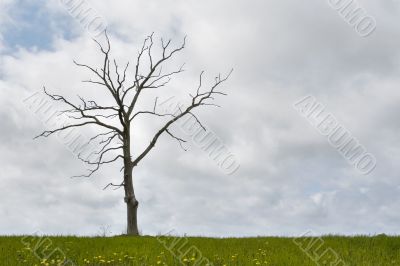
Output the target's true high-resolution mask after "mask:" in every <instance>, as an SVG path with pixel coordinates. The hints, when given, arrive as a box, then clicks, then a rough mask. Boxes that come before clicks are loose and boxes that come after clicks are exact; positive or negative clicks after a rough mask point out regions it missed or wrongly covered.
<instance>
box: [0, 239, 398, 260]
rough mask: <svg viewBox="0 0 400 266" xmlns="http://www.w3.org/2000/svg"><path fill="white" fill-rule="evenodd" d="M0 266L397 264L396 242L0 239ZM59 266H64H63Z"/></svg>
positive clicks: (379, 240) (331, 240)
mask: <svg viewBox="0 0 400 266" xmlns="http://www.w3.org/2000/svg"><path fill="white" fill-rule="evenodd" d="M0 258H1V262H0V265H6V266H12V265H207V264H209V265H215V266H219V265H221V266H222V265H227V266H228V265H271V266H272V265H290V266H296V265H310V266H311V265H331V266H333V265H335V266H341V265H357V266H358V265H371V266H378V265H385V266H387V265H400V237H387V236H376V237H362V236H360V237H336V236H327V237H322V238H296V239H293V238H277V237H262V238H261V237H260V238H225V239H213V238H198V237H188V238H183V237H181V238H175V237H146V236H144V237H124V236H120V237H93V238H87V237H35V236H29V237H16V236H13V237H0ZM63 263H64V264H63Z"/></svg>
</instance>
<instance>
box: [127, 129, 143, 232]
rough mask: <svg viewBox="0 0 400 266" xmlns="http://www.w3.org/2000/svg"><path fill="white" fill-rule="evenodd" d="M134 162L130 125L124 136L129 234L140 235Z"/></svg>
mask: <svg viewBox="0 0 400 266" xmlns="http://www.w3.org/2000/svg"><path fill="white" fill-rule="evenodd" d="M132 171H133V164H132V161H131V150H130V132H129V125H128V130H126V131H125V136H124V188H125V198H124V201H125V203H126V210H127V230H126V233H127V235H130V236H138V235H139V230H138V225H137V209H138V205H139V202H138V201H137V200H136V197H135V191H134V189H133V180H132Z"/></svg>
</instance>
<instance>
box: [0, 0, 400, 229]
mask: <svg viewBox="0 0 400 266" xmlns="http://www.w3.org/2000/svg"><path fill="white" fill-rule="evenodd" d="M67 2H68V1H62V0H47V1H34V0H0V126H1V135H0V167H1V169H2V170H1V172H0V191H1V193H0V202H1V203H0V217H2V218H1V219H0V234H23V233H33V232H35V231H37V230H41V231H42V232H44V233H47V234H78V235H94V234H98V233H99V231H100V228H101V227H104V226H110V228H111V229H110V230H111V231H112V233H113V234H121V233H122V232H123V231H124V228H125V220H126V218H125V215H126V210H125V204H124V202H123V191H122V190H115V191H114V190H112V189H110V190H103V187H104V186H105V185H106V184H107V183H109V182H111V181H113V182H118V180H120V178H121V173H120V172H119V169H120V167H121V165H118V164H115V165H110V166H108V167H106V168H104V169H103V170H102V171H101V172H99V173H98V174H97V175H96V176H93V177H91V178H74V179H71V176H73V175H76V174H81V173H82V172H84V171H85V166H84V165H83V164H82V163H81V162H80V161H79V160H78V159H77V158H76V156H75V155H74V154H73V153H71V151H69V150H68V149H67V148H66V146H65V145H63V143H62V142H61V141H60V140H59V139H57V137H56V136H55V137H52V138H49V139H37V140H33V137H34V136H36V135H38V134H40V133H41V132H42V131H43V130H45V129H46V124H45V123H43V120H41V119H40V117H38V115H35V113H34V112H32V110H31V109H30V108H29V106H28V105H27V104H26V103H24V101H23V100H24V99H26V98H27V97H29V96H31V95H32V94H34V93H35V92H38V91H40V90H41V88H42V87H43V86H46V88H47V89H48V90H49V91H51V92H54V93H59V94H63V95H67V96H69V97H71V99H72V100H74V101H76V100H77V99H78V98H77V97H76V95H77V94H79V95H84V96H87V97H89V98H90V97H92V96H93V97H94V96H98V97H103V96H101V95H102V90H101V89H98V88H96V87H93V86H90V85H88V84H83V83H81V81H82V80H84V79H88V78H90V77H91V76H90V74H89V73H88V72H85V71H82V69H79V68H77V67H76V66H74V64H73V60H77V61H80V62H84V63H88V64H91V65H95V66H96V65H99V64H101V59H102V58H101V55H100V53H99V51H98V49H97V46H96V44H95V43H94V42H93V40H92V38H93V34H94V32H93V30H92V31H91V30H90V29H89V30H88V27H87V26H88V25H87V24H85V23H84V22H83V23H82V22H80V20H79V19H77V18H76V17H74V15H73V14H71V12H70V11H69V10H68V3H67ZM70 2H71V1H70ZM75 2H76V1H75ZM79 2H80V1H79ZM332 2H335V1H328V0H323V1H320V0H311V1H307V3H303V2H302V1H295V0H279V1H278V0H253V1H245V0H234V1H228V0H218V1H211V0H205V1H194V0H185V1H184V0H167V1H156V0H147V1H137V0H135V1H128V0H116V1H113V4H112V5H111V4H110V3H109V1H105V0H102V1H89V0H87V1H86V2H85V3H84V5H85V6H88V7H90V8H92V11H93V10H95V12H96V17H99V18H100V19H97V22H98V23H99V22H101V23H104V25H106V26H107V29H108V33H109V36H110V39H111V42H112V51H111V52H112V56H113V57H115V58H116V59H117V60H118V62H120V63H121V64H125V63H126V62H128V61H130V62H131V63H132V64H133V63H134V62H135V58H136V55H137V51H138V49H139V48H140V45H141V44H142V42H143V39H144V38H145V37H146V36H147V35H148V34H150V33H151V32H154V34H155V39H157V40H158V39H159V38H160V37H164V38H166V39H168V38H171V39H172V40H173V44H174V45H179V43H180V42H181V41H182V38H183V37H184V36H185V35H187V40H188V41H187V46H186V48H185V50H184V51H183V52H182V53H181V54H180V55H178V56H177V57H176V58H175V59H174V60H173V61H172V62H171V63H170V67H174V66H178V65H179V64H180V63H182V62H186V65H185V70H186V71H185V72H184V73H183V74H180V75H179V76H176V77H175V80H174V82H173V83H171V85H170V87H166V88H163V89H162V91H161V92H157V93H160V94H159V95H161V96H160V97H169V96H172V95H177V98H179V99H182V100H184V99H186V100H187V97H188V96H187V95H188V93H189V92H191V91H193V89H195V88H196V86H197V82H198V75H199V73H200V72H201V71H202V70H205V71H206V72H205V76H204V77H205V81H206V82H208V83H206V84H208V85H209V84H211V82H212V80H213V77H214V76H215V75H216V74H218V73H219V72H221V73H227V72H228V71H229V70H230V69H231V68H234V72H233V74H232V76H231V77H230V79H229V80H228V81H227V82H226V83H225V84H224V85H223V86H222V87H221V89H222V90H224V91H225V92H227V93H228V96H226V97H219V98H217V99H216V101H217V102H218V104H220V105H221V106H222V108H206V109H203V110H201V111H200V112H198V115H199V117H200V118H201V120H202V121H203V123H204V124H205V125H206V127H207V128H208V129H209V130H210V131H212V132H213V133H214V134H215V136H217V137H218V138H219V139H221V140H222V141H223V142H224V143H225V145H226V147H228V149H229V150H230V151H231V152H232V154H234V155H235V158H237V161H238V162H239V163H240V168H239V170H238V171H236V172H235V173H234V174H232V175H227V174H226V172H224V171H222V170H221V168H220V167H218V165H217V164H216V162H215V161H213V160H212V159H211V158H209V156H208V155H207V153H206V152H204V151H203V150H202V149H201V148H200V147H199V146H198V145H196V143H194V142H193V141H192V142H190V141H189V143H188V151H186V152H185V151H183V150H182V149H181V148H180V147H179V145H178V144H177V142H176V141H175V140H173V139H171V138H169V137H168V136H165V137H163V138H162V139H161V140H160V142H159V143H158V144H157V146H156V149H154V150H153V151H152V152H151V154H150V155H149V156H148V157H147V158H146V159H145V161H143V162H142V163H141V164H140V165H139V166H138V168H137V169H136V170H135V172H134V185H135V191H136V194H137V197H138V200H139V202H140V205H139V227H140V230H141V232H142V234H153V235H154V234H158V233H165V232H168V231H170V230H175V231H176V232H177V233H179V234H184V233H186V234H188V235H205V236H256V235H300V234H302V233H303V232H305V231H307V230H313V231H314V232H316V233H318V234H327V233H338V234H375V233H386V234H399V233H400V228H399V224H400V207H399V206H400V178H399V174H398V173H399V172H400V166H399V165H398V164H397V163H398V162H399V160H400V136H399V130H400V120H398V118H396V117H397V116H396V113H398V112H399V111H400V105H399V102H400V92H399V88H400V68H399V60H400V49H399V47H400V24H399V23H398V17H399V15H400V2H399V1H395V0H387V1H372V0H358V2H357V4H358V5H359V6H360V7H362V10H363V12H365V16H368V18H374V21H376V29H375V30H374V31H373V32H371V34H369V35H368V36H364V37H363V36H361V35H362V32H360V31H359V30H357V28H354V27H353V26H352V25H349V23H348V21H346V18H344V17H343V15H342V14H341V13H340V11H338V10H335V9H334V8H333V7H332ZM77 3H78V2H77ZM99 25H100V24H99ZM356 26H357V25H356ZM361 26H363V25H359V28H360V27H361ZM364 26H365V25H364ZM128 72H129V71H128ZM129 73H133V68H130V72H129ZM150 94H151V93H150ZM150 94H149V95H148V96H149V97H148V98H144V99H143V102H141V104H142V105H143V106H145V105H146V104H150V106H151V104H152V100H150V98H151V97H150V96H151V95H150ZM307 95H312V97H314V98H315V99H316V100H317V101H318V102H319V103H321V104H323V105H324V106H325V107H326V110H327V111H328V112H330V113H331V114H332V115H333V116H334V117H335V119H336V120H337V121H338V123H339V124H340V125H342V126H343V127H345V128H346V129H347V130H348V131H349V132H351V134H352V136H354V137H355V138H356V139H357V140H358V141H359V142H360V143H361V144H362V145H363V146H364V147H365V148H366V149H367V151H368V152H369V153H370V154H372V155H373V156H374V158H376V162H377V163H376V168H375V169H374V170H373V171H372V172H371V173H369V174H368V175H364V174H362V173H360V171H358V170H357V169H356V168H355V167H354V165H352V164H351V163H349V162H348V161H347V160H346V159H345V158H343V157H342V155H341V153H340V152H339V151H338V150H337V149H336V148H335V147H332V145H331V144H330V143H329V141H328V139H327V137H326V136H323V135H321V134H320V133H319V131H318V129H317V128H316V127H315V126H313V125H312V124H310V123H309V121H307V119H306V118H305V117H304V116H302V114H301V113H300V112H299V111H297V110H296V109H295V108H294V107H293V103H295V102H297V101H298V100H299V99H302V98H303V97H305V96H307ZM104 97H106V96H104ZM185 97H186V98H185ZM103 100H107V99H103ZM150 108H151V107H150ZM154 123H156V122H154V121H143V123H139V124H138V125H137V126H135V128H134V132H135V133H134V138H135V142H134V143H135V144H134V145H133V146H132V149H133V150H135V151H137V150H141V149H142V147H144V145H145V144H146V143H148V141H149V138H150V136H151V133H152V129H153V128H154V127H153V125H155V124H154ZM96 130H97V129H96V128H93V129H88V130H86V131H85V132H84V133H85V134H87V135H88V136H90V135H91V134H93V133H95V132H96ZM174 130H175V132H177V133H182V132H180V131H179V128H174ZM181 136H183V137H185V135H181ZM189 139H190V138H189Z"/></svg>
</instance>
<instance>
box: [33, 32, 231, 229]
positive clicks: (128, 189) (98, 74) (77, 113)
mask: <svg viewBox="0 0 400 266" xmlns="http://www.w3.org/2000/svg"><path fill="white" fill-rule="evenodd" d="M105 37H106V45H102V44H100V43H99V42H98V41H96V40H95V42H96V43H97V44H98V46H99V48H100V51H101V54H102V56H103V57H104V61H103V63H102V66H101V68H100V70H98V69H97V68H94V67H91V66H89V65H86V64H81V63H77V62H75V61H74V63H75V65H77V66H78V67H82V68H84V69H86V70H88V71H89V72H91V74H92V75H94V77H95V79H94V80H92V79H90V80H86V81H83V82H86V83H91V84H95V85H96V86H99V87H100V88H102V89H103V91H104V92H106V93H107V95H108V96H109V97H112V101H113V105H112V106H103V105H100V104H98V103H97V102H96V101H88V100H85V99H84V98H82V97H80V96H78V97H79V99H80V104H74V103H73V102H72V101H70V100H67V99H66V98H65V97H63V96H61V95H55V94H50V93H48V92H47V91H46V88H44V93H45V94H46V95H47V96H48V97H50V98H51V99H52V100H54V101H57V102H60V103H62V104H63V105H66V106H68V109H66V110H63V111H62V113H64V114H67V115H68V117H69V118H70V119H71V121H72V122H71V123H68V124H64V125H62V126H59V127H58V128H55V129H52V130H46V131H44V132H42V133H41V134H40V135H38V136H37V137H36V138H38V137H49V136H50V135H53V134H54V133H57V132H60V131H64V130H68V129H71V128H77V127H86V126H92V125H94V126H97V127H99V129H101V131H100V132H101V133H99V134H97V135H95V136H94V137H92V138H91V140H99V142H98V145H99V150H98V152H97V154H98V156H97V157H96V159H95V160H89V159H85V158H82V157H81V156H78V157H79V159H81V160H82V161H84V162H85V163H86V164H88V165H89V166H90V169H89V173H88V174H85V175H82V176H86V177H90V176H92V175H93V174H94V173H95V172H97V171H98V170H99V169H100V168H101V166H102V165H104V164H109V163H113V162H116V161H118V160H122V162H123V167H122V169H123V177H122V180H121V181H122V182H121V183H120V184H113V183H110V184H108V185H107V186H106V187H105V188H107V187H116V188H119V187H123V188H124V190H125V197H124V201H125V203H126V207H127V234H128V235H139V231H138V226H137V209H138V204H139V202H138V200H137V199H136V197H135V192H134V186H133V180H132V176H133V169H134V168H135V167H137V166H138V164H139V162H140V161H141V160H143V159H144V158H145V157H146V155H148V154H149V152H150V151H151V150H152V149H153V148H154V146H155V144H156V143H157V141H158V140H159V138H160V136H161V135H163V134H167V135H169V136H170V137H171V138H173V139H175V140H176V141H178V142H179V144H180V145H182V143H184V142H186V141H185V140H184V139H182V138H180V137H178V136H176V135H174V134H173V133H172V132H171V131H170V127H171V126H172V125H173V124H174V123H176V122H177V121H178V120H180V119H182V118H183V117H185V116H192V117H193V118H194V119H195V120H196V121H197V123H199V124H200V125H201V127H203V128H204V126H203V125H202V124H201V122H200V120H199V119H198V118H197V116H196V115H195V114H194V113H193V111H194V110H195V109H197V108H199V107H202V106H203V107H204V106H217V105H216V104H214V103H212V102H210V101H213V100H214V96H216V95H226V94H225V93H224V92H221V91H217V88H218V87H219V85H221V83H223V82H225V81H226V80H227V79H228V78H229V76H230V74H231V73H232V71H230V72H229V74H227V75H226V76H224V77H221V75H218V76H217V77H216V78H215V83H213V85H211V87H210V88H209V89H207V90H205V91H204V90H203V89H202V79H203V72H201V74H200V79H199V84H198V87H197V90H196V92H195V94H194V95H192V94H190V97H191V98H190V103H189V104H188V105H187V106H186V107H184V108H180V109H179V112H175V113H158V112H157V111H156V105H157V98H155V101H154V106H153V108H152V110H151V111H148V110H137V109H138V107H137V103H138V101H139V97H140V95H141V94H142V93H143V91H146V90H150V89H157V88H160V87H164V86H166V85H167V84H168V83H169V81H170V80H171V77H172V76H174V75H176V74H179V73H181V72H183V71H184V70H183V66H182V67H180V68H179V69H177V70H175V71H171V72H165V73H164V71H163V70H162V66H163V65H164V64H165V62H166V61H168V60H169V59H171V58H173V57H174V56H175V54H177V53H178V52H180V51H182V50H183V49H184V48H185V44H186V37H185V39H184V40H183V43H182V45H180V46H179V47H177V48H170V46H171V40H169V41H167V42H165V41H164V40H163V39H161V47H160V52H161V56H160V58H158V59H155V58H154V56H153V53H152V48H153V44H154V43H153V34H151V35H150V36H148V37H147V38H146V39H145V40H144V42H143V45H142V47H141V49H140V50H139V52H138V56H137V58H136V65H135V68H134V72H133V76H132V77H133V78H132V82H131V83H130V84H126V83H127V80H128V79H127V72H128V69H129V62H128V63H127V64H126V65H125V67H124V68H123V69H120V68H119V66H118V64H117V62H116V60H115V59H111V58H110V50H111V45H110V40H109V38H108V36H107V34H105ZM143 60H147V61H146V63H147V65H146V69H147V71H145V74H144V73H143V72H144V71H143V67H142V63H143V62H144V61H143ZM202 91H203V92H202ZM142 115H148V116H150V117H157V118H159V119H163V123H164V124H163V126H162V127H161V128H159V130H158V131H157V132H156V133H155V134H154V135H153V136H152V138H151V141H150V143H149V144H148V145H147V146H146V148H145V149H144V150H143V151H141V152H139V154H138V155H137V157H135V158H133V157H132V154H131V147H132V146H134V143H132V142H133V140H132V136H131V126H132V124H133V120H134V119H135V118H136V117H138V116H142ZM115 142H117V144H115ZM109 154H113V156H112V158H109V159H107V156H108V157H109ZM115 154H117V155H116V156H114V155H115ZM122 169H121V171H122Z"/></svg>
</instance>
